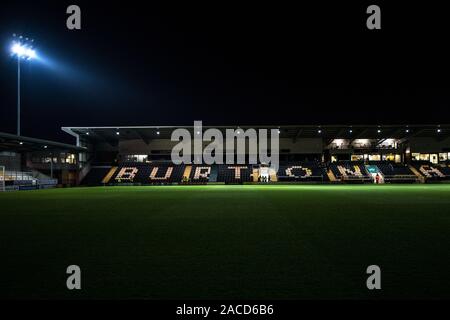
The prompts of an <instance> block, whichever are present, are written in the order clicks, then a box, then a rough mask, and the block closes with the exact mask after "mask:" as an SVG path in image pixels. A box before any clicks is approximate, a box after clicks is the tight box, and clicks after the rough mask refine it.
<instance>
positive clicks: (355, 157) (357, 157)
mask: <svg viewBox="0 0 450 320" xmlns="http://www.w3.org/2000/svg"><path fill="white" fill-rule="evenodd" d="M351 160H352V161H363V160H364V155H362V154H352V156H351Z"/></svg>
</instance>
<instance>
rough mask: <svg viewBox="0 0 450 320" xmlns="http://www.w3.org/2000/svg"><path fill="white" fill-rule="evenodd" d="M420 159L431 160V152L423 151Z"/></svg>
mask: <svg viewBox="0 0 450 320" xmlns="http://www.w3.org/2000/svg"><path fill="white" fill-rule="evenodd" d="M419 160H420V161H430V154H429V153H421V154H420V156H419Z"/></svg>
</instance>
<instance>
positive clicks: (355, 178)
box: [330, 161, 372, 183]
mask: <svg viewBox="0 0 450 320" xmlns="http://www.w3.org/2000/svg"><path fill="white" fill-rule="evenodd" d="M330 169H331V171H332V172H333V174H334V176H335V177H336V179H337V180H340V181H343V182H360V183H361V182H371V181H372V177H371V176H370V175H369V173H368V172H367V170H366V168H365V166H364V163H362V162H351V161H339V162H335V163H332V164H331V165H330Z"/></svg>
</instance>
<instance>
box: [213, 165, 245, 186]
mask: <svg viewBox="0 0 450 320" xmlns="http://www.w3.org/2000/svg"><path fill="white" fill-rule="evenodd" d="M218 169H219V170H218V175H217V181H221V182H225V183H243V182H250V181H252V176H251V175H252V166H251V165H227V164H221V165H218Z"/></svg>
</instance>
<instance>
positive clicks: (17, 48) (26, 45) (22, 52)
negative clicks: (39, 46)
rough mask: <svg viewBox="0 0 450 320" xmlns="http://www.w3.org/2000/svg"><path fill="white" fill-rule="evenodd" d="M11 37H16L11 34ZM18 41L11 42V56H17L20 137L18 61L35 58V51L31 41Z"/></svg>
mask: <svg viewBox="0 0 450 320" xmlns="http://www.w3.org/2000/svg"><path fill="white" fill-rule="evenodd" d="M13 37H16V35H15V34H13ZM18 39H19V40H18V41H13V44H12V46H11V55H15V56H17V135H18V136H20V60H21V59H26V60H30V59H32V58H35V57H36V51H34V49H33V46H32V45H30V42H33V40H31V41H30V40H29V39H28V38H23V37H22V36H19V37H18Z"/></svg>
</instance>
